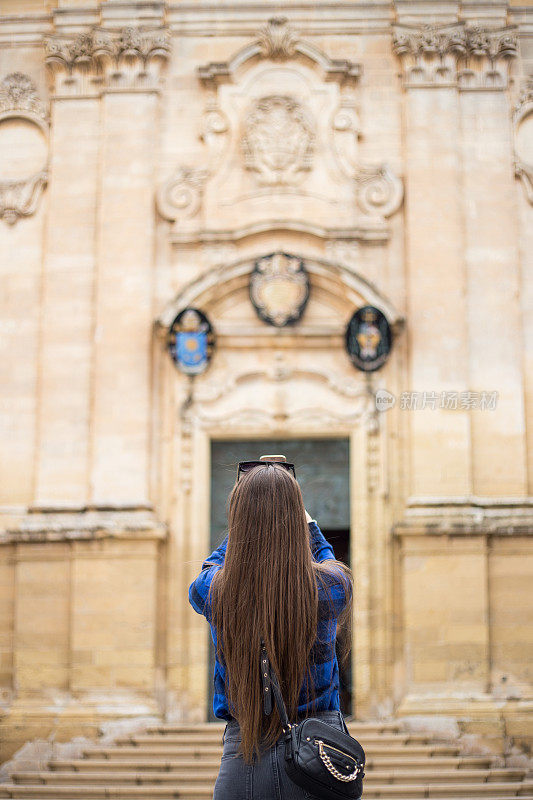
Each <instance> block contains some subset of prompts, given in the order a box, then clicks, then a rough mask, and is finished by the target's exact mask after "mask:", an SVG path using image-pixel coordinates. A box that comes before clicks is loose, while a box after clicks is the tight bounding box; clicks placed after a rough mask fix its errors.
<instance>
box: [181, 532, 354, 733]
mask: <svg viewBox="0 0 533 800" xmlns="http://www.w3.org/2000/svg"><path fill="white" fill-rule="evenodd" d="M309 532H310V535H311V550H312V553H313V558H314V559H315V561H325V560H326V559H328V558H335V554H334V552H333V549H332V547H331V545H330V544H329V542H328V541H327V539H326V538H325V537H324V534H323V533H322V531H321V530H320V528H319V527H318V524H317V522H316V520H311V521H310V522H309ZM227 544H228V534H226V537H225V538H224V540H223V541H222V543H221V544H220V545H219V546H218V547H217V549H216V550H214V551H213V552H212V553H211V555H210V556H209V558H206V560H205V561H204V563H203V564H202V571H201V572H200V574H199V575H198V577H197V578H195V579H194V581H193V582H192V583H191V585H190V586H189V602H190V604H191V605H192V607H193V608H194V610H195V611H197V612H198V614H203V615H204V616H205V617H206V619H207V621H208V622H209V625H210V627H211V637H212V639H213V644H214V645H215V673H214V688H215V691H214V697H213V713H214V715H215V717H220V718H221V719H225V720H231V719H233V716H232V714H231V713H230V711H229V708H228V700H227V698H226V693H225V687H224V677H225V674H226V673H225V667H224V665H223V664H221V663H220V662H219V660H218V658H217V656H216V646H217V633H216V628H215V627H214V625H213V624H212V621H211V614H210V611H211V609H210V605H209V603H207V596H208V592H209V587H210V586H211V581H212V579H213V575H214V574H215V573H216V571H217V570H219V569H220V568H221V566H223V564H224V558H225V556H226V547H227ZM324 583H325V584H326V588H324V587H323V586H321V584H320V582H317V589H318V630H317V638H316V640H315V643H314V644H313V647H312V649H311V653H310V656H309V671H310V673H311V676H312V678H313V681H314V684H315V693H316V700H315V703H316V705H315V711H330V710H332V709H336V710H340V701H339V665H338V661H337V654H336V652H335V640H336V637H337V617H338V616H339V614H340V612H341V611H342V609H343V608H344V607H345V605H346V603H347V601H348V600H349V598H350V597H351V594H352V585H351V582H350V581H348V580H347V579H346V577H345V576H344V573H341V572H340V570H338V571H337V576H333V575H332V576H331V577H329V576H328V577H327V578H326V580H325V581H324ZM347 593H348V595H347ZM305 699H306V695H305V683H304V686H302V688H301V690H300V695H299V698H298V716H305V715H310V714H311V713H312V708H311V706H310V705H307V704H306V702H305Z"/></svg>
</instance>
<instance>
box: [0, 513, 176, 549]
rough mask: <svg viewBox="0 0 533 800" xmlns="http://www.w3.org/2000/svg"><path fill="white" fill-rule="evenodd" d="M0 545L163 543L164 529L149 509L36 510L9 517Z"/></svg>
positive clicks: (1, 530)
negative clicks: (114, 541) (112, 541)
mask: <svg viewBox="0 0 533 800" xmlns="http://www.w3.org/2000/svg"><path fill="white" fill-rule="evenodd" d="M8 519H9V522H7V521H6V522H5V523H4V524H3V525H1V523H0V525H1V527H0V545H1V544H14V543H17V542H60V541H77V540H92V539H109V538H117V539H164V538H165V537H166V535H167V528H166V526H165V525H164V524H163V523H161V522H159V521H158V520H157V519H156V517H155V515H154V513H153V511H152V510H151V509H148V508H135V507H131V508H129V507H116V508H107V507H106V508H79V509H68V508H67V509H62V508H52V507H51V508H35V509H28V510H26V512H25V513H24V512H19V513H18V514H16V513H15V514H13V513H12V514H10V515H8Z"/></svg>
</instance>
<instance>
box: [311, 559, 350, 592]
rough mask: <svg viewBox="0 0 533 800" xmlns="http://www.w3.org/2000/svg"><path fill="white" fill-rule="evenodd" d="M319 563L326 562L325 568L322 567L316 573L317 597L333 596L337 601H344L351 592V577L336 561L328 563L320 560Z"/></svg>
mask: <svg viewBox="0 0 533 800" xmlns="http://www.w3.org/2000/svg"><path fill="white" fill-rule="evenodd" d="M321 563H322V564H324V565H326V564H327V568H326V569H323V568H322V569H320V570H319V571H317V573H316V577H317V589H318V595H319V599H324V598H327V599H330V598H332V597H333V598H334V599H335V600H337V601H338V600H341V601H344V602H346V601H347V600H348V599H349V598H351V596H352V594H353V586H352V579H351V578H350V576H349V575H348V574H347V573H346V572H345V571H344V570H343V569H342V567H341V566H339V564H338V562H336V561H331V562H330V563H329V564H328V563H327V561H326V562H324V561H322V562H321Z"/></svg>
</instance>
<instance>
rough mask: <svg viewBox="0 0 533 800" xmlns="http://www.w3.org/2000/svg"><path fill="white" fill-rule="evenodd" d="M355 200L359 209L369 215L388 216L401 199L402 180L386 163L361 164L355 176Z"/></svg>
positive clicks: (397, 206) (398, 205)
mask: <svg viewBox="0 0 533 800" xmlns="http://www.w3.org/2000/svg"><path fill="white" fill-rule="evenodd" d="M355 182H356V187H357V190H356V191H357V202H358V204H359V207H360V209H361V211H363V213H364V214H368V215H370V216H374V217H378V218H383V217H385V218H386V217H390V216H391V215H392V214H394V213H395V212H396V211H398V209H399V208H400V206H401V204H402V200H403V181H402V180H400V178H397V177H396V175H394V173H393V172H392V170H391V169H390V168H389V166H388V165H387V164H378V165H377V166H361V167H359V170H358V173H357V175H356V178H355Z"/></svg>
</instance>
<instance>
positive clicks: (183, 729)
mask: <svg viewBox="0 0 533 800" xmlns="http://www.w3.org/2000/svg"><path fill="white" fill-rule="evenodd" d="M346 725H347V727H348V730H349V731H350V734H351V735H352V736H355V737H357V734H361V735H363V733H365V734H366V733H385V732H386V731H388V732H389V733H397V732H399V733H402V732H404V729H403V726H402V724H401V723H400V722H385V721H384V722H350V721H349V720H346ZM225 727H226V723H222V724H220V723H218V722H193V723H191V722H189V723H188V722H163V723H161V724H158V725H150V727H148V728H146V730H145V731H144V732H145V733H147V734H162V735H163V736H167V735H168V734H173V733H186V734H190V733H198V732H200V733H203V734H211V733H220V734H221V735H222V734H223V733H224V729H225Z"/></svg>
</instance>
